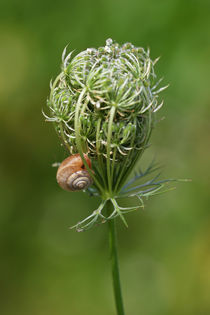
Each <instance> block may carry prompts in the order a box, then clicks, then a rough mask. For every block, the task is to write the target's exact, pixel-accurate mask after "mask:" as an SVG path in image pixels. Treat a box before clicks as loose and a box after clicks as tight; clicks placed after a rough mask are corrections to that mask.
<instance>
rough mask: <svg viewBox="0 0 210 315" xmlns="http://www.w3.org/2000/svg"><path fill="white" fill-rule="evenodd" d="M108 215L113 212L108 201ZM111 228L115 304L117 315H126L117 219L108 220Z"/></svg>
mask: <svg viewBox="0 0 210 315" xmlns="http://www.w3.org/2000/svg"><path fill="white" fill-rule="evenodd" d="M106 207H107V214H108V215H110V214H111V211H112V204H111V201H110V200H108V201H107V206H106ZM108 226H109V247H110V258H111V264H112V281H113V289H114V297H115V304H116V309H117V315H124V314H125V313H124V308H123V299H122V293H121V285H120V273H119V262H118V254H117V237H116V226H115V219H113V220H108Z"/></svg>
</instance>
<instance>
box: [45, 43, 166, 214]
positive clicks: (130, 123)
mask: <svg viewBox="0 0 210 315" xmlns="http://www.w3.org/2000/svg"><path fill="white" fill-rule="evenodd" d="M157 60H158V59H156V60H154V61H153V60H151V58H150V52H149V50H148V51H145V50H144V49H143V48H139V47H135V46H133V45H132V44H131V43H125V44H123V45H119V44H118V43H116V42H114V41H113V40H112V39H107V41H106V45H105V47H100V48H98V49H95V48H88V49H86V50H85V51H83V52H81V53H79V54H78V55H76V56H75V57H74V58H72V52H71V53H69V54H68V55H66V49H65V50H64V52H63V55H62V72H61V73H60V74H59V75H58V77H57V78H56V79H55V81H54V82H53V83H52V84H51V93H50V97H49V99H48V102H47V105H48V107H49V110H50V114H49V115H48V116H46V118H47V120H48V121H52V122H54V125H55V128H56V131H57V133H58V135H59V137H60V138H61V141H62V143H63V145H64V146H65V147H66V149H67V150H68V152H69V153H70V154H75V153H80V155H81V157H82V158H83V159H84V157H83V153H87V154H88V155H89V157H90V158H91V161H92V164H93V170H94V172H91V173H90V175H91V176H92V177H93V180H94V188H93V189H92V190H91V189H90V190H89V191H91V192H92V193H95V194H99V195H100V196H101V197H102V200H103V202H104V201H106V200H108V199H110V200H114V202H113V206H114V208H115V205H114V204H115V202H116V197H117V196H118V195H119V194H120V192H121V190H122V187H123V185H124V183H125V182H126V180H127V178H128V176H129V174H130V172H131V171H132V170H133V167H134V165H135V163H136V161H137V160H138V158H139V157H140V156H141V154H142V153H143V151H144V150H145V148H146V147H147V145H148V140H149V138H150V135H151V131H152V128H153V125H154V115H155V112H156V111H157V110H158V109H159V108H160V107H161V106H162V102H159V100H158V96H159V92H161V91H162V90H163V89H165V88H166V87H163V88H160V89H159V88H158V85H159V83H160V82H161V80H159V81H158V80H157V79H156V75H155V71H154V66H155V64H156V62H157ZM84 164H85V165H86V161H85V160H84ZM86 166H87V169H89V168H88V165H86ZM113 198H114V199H113ZM118 212H119V211H117V213H118ZM100 213H101V212H100Z"/></svg>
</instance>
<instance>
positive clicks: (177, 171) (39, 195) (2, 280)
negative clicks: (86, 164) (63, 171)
mask: <svg viewBox="0 0 210 315" xmlns="http://www.w3.org/2000/svg"><path fill="white" fill-rule="evenodd" d="M109 37H111V38H113V39H115V40H116V41H118V42H120V43H124V42H127V41H130V42H132V43H133V44H134V45H135V46H143V47H146V48H147V47H150V49H151V56H152V58H153V59H154V58H156V57H158V56H161V59H160V61H159V63H158V65H157V67H156V70H157V73H158V75H159V76H164V84H167V83H170V87H169V88H168V89H167V90H166V91H164V92H163V93H162V96H163V98H164V100H165V103H164V107H163V108H162V109H161V111H160V112H159V114H158V115H159V116H158V117H159V119H160V121H161V122H160V123H159V124H158V125H157V127H156V129H155V130H154V132H153V136H152V139H151V144H152V146H151V147H150V149H148V150H147V152H145V156H144V158H143V161H142V163H145V164H146V163H147V162H149V161H151V159H152V158H153V157H154V156H156V159H157V161H160V162H161V163H162V164H164V165H165V166H164V170H163V177H175V178H192V182H190V183H178V184H176V190H174V191H172V192H168V193H166V194H163V195H160V196H155V197H153V198H152V199H150V200H148V201H147V202H146V208H145V211H142V210H140V211H137V212H135V213H133V214H132V215H129V216H128V217H127V220H128V224H129V228H128V229H126V228H125V227H124V226H123V225H122V223H121V222H120V221H119V222H118V238H119V255H120V264H121V277H122V286H123V293H124V299H125V308H126V314H129V315H134V314H135V315H138V314H139V315H140V314H143V315H177V314H179V315H198V314H201V315H209V314H210V196H209V189H210V182H209V180H210V172H209V160H210V147H209V143H210V108H209V106H210V79H209V78H210V2H209V1H207V0H206V1H205V0H171V1H169V0H168V1H166V0H159V1H157V0H141V1H139V0H130V1H126V0H121V1H120V0H115V1H113V0H103V1H100V0H95V1H93V0H89V1H85V0H78V1H71V0H69V1H65V0H61V1H50V0H36V1H29V0H21V1H16V0H9V1H8V0H7V1H6V0H1V3H0V139H1V140H0V152H1V153H0V185H1V187H0V246H1V248H0V290H1V293H0V300H1V301H0V308H1V311H0V312H1V314H2V315H16V314H18V315H28V314H30V315H58V314H59V315H60V314H62V315H67V314H72V315H73V314H74V315H83V314H91V315H98V314H100V315H114V314H115V308H114V301H113V295H112V286H111V276H110V264H109V254H108V244H107V243H108V240H107V226H106V225H103V226H100V227H98V228H95V229H92V230H91V231H88V232H85V233H76V232H75V231H71V230H69V229H68V227H69V226H70V225H73V224H74V223H76V222H77V221H78V220H80V219H81V218H83V217H85V216H86V215H87V214H88V213H90V212H91V211H92V210H93V209H94V208H95V207H96V206H97V204H98V200H97V199H94V198H89V197H88V196H86V195H85V194H84V193H68V192H65V191H62V190H61V189H60V188H59V187H58V185H57V184H56V181H55V172H56V169H55V168H52V167H51V165H52V163H54V162H56V161H61V160H62V159H64V158H65V157H66V155H65V152H64V151H63V149H62V147H60V144H59V141H58V139H57V136H56V134H55V132H54V129H53V126H52V125H51V124H49V123H46V122H45V121H44V118H43V116H42V113H41V110H42V109H46V107H45V106H46V105H45V104H46V99H47V96H48V94H49V81H50V79H51V78H55V76H56V75H57V74H58V73H59V71H60V63H61V54H62V51H63V48H64V47H65V46H66V45H67V44H68V43H69V49H70V50H73V49H76V52H79V51H81V50H84V49H86V48H87V47H98V46H102V45H104V43H105V40H106V39H107V38H109ZM163 117H165V119H164V120H163V119H162V118H163Z"/></svg>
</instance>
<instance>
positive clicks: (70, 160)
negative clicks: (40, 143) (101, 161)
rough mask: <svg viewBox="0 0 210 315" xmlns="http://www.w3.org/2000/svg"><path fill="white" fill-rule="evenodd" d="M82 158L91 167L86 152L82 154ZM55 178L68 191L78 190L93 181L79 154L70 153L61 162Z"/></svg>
mask: <svg viewBox="0 0 210 315" xmlns="http://www.w3.org/2000/svg"><path fill="white" fill-rule="evenodd" d="M84 158H85V160H86V161H87V164H88V166H89V167H90V168H91V161H90V159H89V158H88V156H87V155H86V154H84ZM56 179H57V182H58V184H59V185H60V187H61V188H63V189H64V190H68V191H80V190H83V189H86V188H88V187H89V186H90V185H92V183H93V180H92V178H91V176H90V174H89V173H88V171H87V170H86V169H85V165H84V163H83V161H82V159H81V157H80V155H79V154H74V155H71V156H69V157H67V158H66V159H65V160H64V161H63V162H62V163H61V165H60V166H59V168H58V171H57V175H56Z"/></svg>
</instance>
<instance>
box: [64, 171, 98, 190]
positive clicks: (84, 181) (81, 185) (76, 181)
mask: <svg viewBox="0 0 210 315" xmlns="http://www.w3.org/2000/svg"><path fill="white" fill-rule="evenodd" d="M92 183H93V181H92V178H91V177H90V175H89V173H88V171H85V170H84V171H78V172H76V173H73V174H72V175H71V176H69V178H68V179H67V186H68V188H69V190H70V191H79V190H83V189H87V188H88V187H89V186H90V185H91V184H92Z"/></svg>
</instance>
